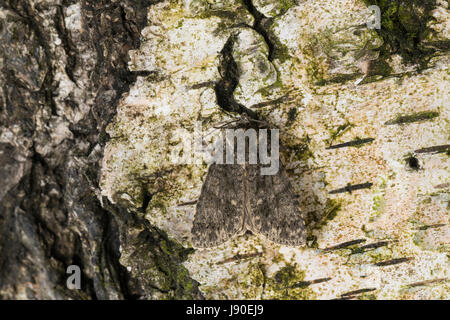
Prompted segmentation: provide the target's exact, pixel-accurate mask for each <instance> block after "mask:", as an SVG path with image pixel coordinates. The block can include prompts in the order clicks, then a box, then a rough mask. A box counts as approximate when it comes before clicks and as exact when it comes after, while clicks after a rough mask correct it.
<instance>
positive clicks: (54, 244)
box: [0, 0, 200, 299]
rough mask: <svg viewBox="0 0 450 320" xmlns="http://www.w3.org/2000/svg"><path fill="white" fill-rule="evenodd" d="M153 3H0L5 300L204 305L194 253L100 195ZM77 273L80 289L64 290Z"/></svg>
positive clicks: (0, 236) (0, 261) (0, 270)
mask: <svg viewBox="0 0 450 320" xmlns="http://www.w3.org/2000/svg"><path fill="white" fill-rule="evenodd" d="M154 2H156V1H151V0H150V1H145V0H142V1H132V0H121V1H106V0H105V1H97V0H96V1H85V0H80V1H64V0H54V1H33V0H27V1H23V0H17V1H14V0H6V1H3V0H2V1H0V69H1V73H0V132H1V135H0V137H1V138H0V164H1V168H0V178H1V182H2V187H1V189H0V206H1V207H0V298H1V299H66V298H73V299H123V298H185V297H189V298H200V295H199V293H198V290H197V283H196V282H195V281H192V280H191V279H190V278H189V277H188V274H187V272H185V269H184V268H183V267H181V266H180V265H181V262H182V261H183V260H184V259H186V256H187V254H188V252H187V251H186V250H185V249H184V248H182V247H179V246H177V245H175V244H173V243H171V242H170V241H169V240H168V239H167V236H166V235H165V234H164V233H162V232H160V231H159V230H157V229H155V228H153V227H151V226H150V225H149V224H148V223H147V222H145V220H143V219H140V218H138V215H136V214H134V213H130V212H127V210H126V209H125V208H122V207H120V205H114V206H113V205H111V204H110V203H108V201H107V200H106V199H105V200H103V201H102V200H101V197H99V196H98V194H99V193H98V180H99V176H98V175H99V172H100V170H99V163H100V160H101V158H102V156H103V146H104V143H105V141H107V140H108V136H107V134H106V133H105V127H106V125H107V124H108V122H109V121H110V119H111V118H112V117H113V116H114V114H115V110H116V104H117V101H118V100H119V99H120V98H121V95H122V93H123V92H126V91H127V90H128V88H129V85H130V84H131V83H133V82H134V81H135V79H136V76H137V74H139V73H136V72H134V73H132V72H129V71H128V68H127V63H128V55H127V53H128V50H129V49H132V48H137V47H138V46H139V43H140V30H141V28H142V27H143V26H144V25H145V23H146V18H147V10H146V8H147V7H148V6H149V5H150V4H152V3H154ZM79 30H82V31H81V32H80V31H79ZM101 202H103V203H101ZM105 208H106V209H105ZM124 230H128V232H125V231H124ZM130 230H134V231H135V232H130ZM162 244H164V245H162ZM119 246H120V248H128V250H127V252H128V253H130V252H131V253H132V254H133V255H134V257H133V259H132V261H133V264H134V265H133V269H134V270H136V271H135V272H126V270H125V269H124V268H123V267H122V266H121V265H120V263H119V257H120V252H119ZM73 264H75V265H78V266H80V268H81V270H82V281H81V284H82V288H81V290H69V289H67V287H66V279H67V276H68V275H67V274H66V268H67V267H68V266H69V265H73Z"/></svg>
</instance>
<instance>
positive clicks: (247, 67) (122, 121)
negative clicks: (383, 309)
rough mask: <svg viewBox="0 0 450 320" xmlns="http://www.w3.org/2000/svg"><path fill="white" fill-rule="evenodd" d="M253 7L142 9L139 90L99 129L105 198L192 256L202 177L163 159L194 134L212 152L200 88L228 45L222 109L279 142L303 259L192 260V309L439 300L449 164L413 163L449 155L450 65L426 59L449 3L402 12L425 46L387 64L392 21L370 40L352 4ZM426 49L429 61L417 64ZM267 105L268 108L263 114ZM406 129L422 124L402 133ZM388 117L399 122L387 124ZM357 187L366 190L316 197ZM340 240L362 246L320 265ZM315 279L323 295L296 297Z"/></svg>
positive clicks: (241, 240)
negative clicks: (229, 88)
mask: <svg viewBox="0 0 450 320" xmlns="http://www.w3.org/2000/svg"><path fill="white" fill-rule="evenodd" d="M251 3H252V5H253V8H249V6H248V2H241V1H237V0H236V1H220V0H216V1H212V0H210V1H206V0H193V1H163V2H160V3H158V4H155V5H153V6H151V7H150V9H149V22H148V26H147V27H146V28H145V29H144V30H143V32H142V38H143V41H142V45H141V48H140V49H139V50H136V51H131V52H130V69H131V70H135V71H147V72H148V75H147V76H142V77H138V81H137V82H136V83H135V85H134V86H133V87H132V88H131V90H130V92H129V93H128V95H127V96H126V97H124V98H123V100H122V102H121V104H120V105H119V107H118V112H117V115H116V117H115V119H114V121H113V122H112V123H111V125H110V126H109V129H108V133H109V134H110V136H111V141H110V142H109V144H108V146H107V148H106V151H105V157H104V161H103V169H102V173H103V175H102V192H103V194H104V195H106V196H108V198H109V199H110V200H111V201H113V202H115V201H126V202H128V203H129V206H131V207H134V208H137V209H139V208H143V209H145V217H146V218H147V219H148V220H149V221H150V222H151V223H152V224H153V225H155V226H157V227H158V228H160V229H162V230H164V231H165V232H167V234H168V236H169V237H170V238H171V239H173V240H174V241H176V242H178V243H180V244H181V245H183V246H185V247H190V228H191V226H192V220H193V217H194V211H195V205H194V204H193V202H194V201H195V200H196V199H197V198H198V196H199V194H200V188H201V185H202V181H203V180H204V178H205V174H206V171H207V165H206V163H203V162H199V163H197V164H184V165H178V164H173V163H171V162H170V161H169V158H170V154H171V153H172V152H174V153H178V154H179V155H182V153H183V151H182V150H179V149H176V148H177V146H178V145H179V143H180V142H187V141H189V138H190V137H191V136H192V135H193V134H194V132H195V123H196V121H199V120H201V121H202V122H203V128H202V129H203V133H204V140H205V143H208V142H210V141H213V140H214V139H215V137H216V136H217V130H214V128H213V127H214V126H216V125H217V124H218V123H223V122H226V121H230V120H231V119H232V116H231V115H229V114H225V113H223V112H222V111H221V110H220V107H219V106H218V103H217V101H216V95H215V92H214V83H215V82H217V81H218V80H219V79H221V76H223V75H221V74H220V72H219V65H220V63H221V57H220V52H221V50H222V48H223V46H224V45H225V43H226V42H227V40H228V38H229V37H230V36H232V35H235V36H236V37H235V38H236V40H235V41H236V45H235V46H234V49H233V52H232V55H233V59H234V61H235V62H236V64H237V66H238V69H239V74H240V76H241V77H240V78H239V83H238V86H237V89H236V90H235V92H234V98H235V99H236V101H238V102H239V103H241V104H243V105H245V106H247V107H249V108H250V107H252V106H255V105H256V106H258V104H259V106H260V107H259V108H256V107H255V109H254V110H256V111H257V112H259V113H260V114H261V115H262V116H263V117H264V118H265V119H266V120H267V121H268V122H270V123H271V124H273V125H274V126H276V127H278V128H280V132H281V135H280V138H281V143H282V146H283V147H282V150H281V153H282V154H281V156H282V160H283V163H284V164H285V166H286V168H287V171H288V174H289V178H290V180H291V183H292V185H293V187H294V190H295V192H296V193H297V194H298V195H299V200H300V209H301V211H302V213H303V215H304V217H305V219H306V221H307V223H308V224H307V225H308V233H309V236H308V245H307V246H306V247H304V248H295V247H287V246H280V245H276V244H273V243H271V242H270V241H268V240H266V239H264V238H261V237H257V236H255V235H250V234H245V235H243V236H241V237H238V238H235V239H233V240H232V241H230V242H228V243H226V244H224V245H221V246H219V247H217V248H211V249H205V250H195V251H194V252H193V253H192V254H190V255H189V258H188V260H187V261H186V263H185V264H184V265H185V267H186V268H187V270H188V271H189V274H190V277H192V278H194V279H195V280H197V281H198V282H199V283H200V284H201V286H200V289H201V290H202V292H203V293H204V295H205V297H207V298H225V299H236V298H244V299H258V298H262V299H273V298H275V299H330V298H336V297H340V296H341V295H342V294H344V293H346V292H350V291H354V290H358V289H367V288H370V289H371V290H370V291H367V292H366V293H363V294H361V295H356V298H359V299H448V298H450V294H449V293H450V292H449V287H448V282H447V281H446V280H445V279H446V278H447V277H448V275H449V261H448V258H449V256H448V246H449V243H450V233H449V232H450V231H449V227H448V222H449V221H448V220H449V217H448V201H449V196H448V188H449V185H448V182H449V168H448V151H447V153H445V152H441V153H415V151H416V150H419V149H421V148H426V147H432V146H442V145H446V144H448V138H449V134H448V133H449V108H448V101H449V92H448V87H449V86H448V84H449V83H448V82H449V71H448V62H449V55H448V51H445V50H442V48H439V46H437V45H436V44H437V43H441V44H442V43H443V42H445V41H448V36H449V27H448V26H449V15H448V3H447V1H436V2H435V3H434V4H433V8H431V10H428V9H427V10H421V9H420V7H414V8H415V10H413V13H414V15H417V14H421V13H422V14H426V15H431V16H433V17H434V18H433V19H429V18H427V17H423V18H421V19H423V21H428V22H427V25H426V30H425V29H424V30H422V29H421V32H424V34H426V35H427V36H426V37H425V36H424V37H422V38H419V39H418V40H417V41H423V42H422V43H421V44H422V45H423V46H421V47H414V46H413V47H408V48H406V49H405V48H404V50H403V51H401V50H400V51H398V52H395V51H393V50H391V49H393V48H392V45H391V46H387V45H386V44H387V42H388V41H389V39H391V40H392V39H394V40H395V37H393V38H392V37H391V38H389V34H390V33H386V32H385V31H386V30H388V31H389V32H391V33H392V32H399V31H398V30H396V29H395V28H394V29H386V28H387V27H386V26H385V25H386V24H388V23H389V22H388V20H387V19H388V18H389V17H392V16H394V14H393V13H392V12H391V13H390V15H389V16H387V15H386V14H387V13H383V14H384V15H383V19H384V20H383V29H381V30H369V29H367V28H365V23H366V22H367V21H368V19H369V18H370V11H369V10H368V9H367V7H366V5H367V4H370V3H364V1H362V0H361V1H359V0H331V1H325V0H315V1H299V2H295V3H294V1H292V2H289V3H288V2H287V1H286V2H284V1H283V2H278V1H270V0H265V1H262V0H258V1H252V2H251ZM280 3H283V6H282V7H280ZM383 3H384V2H383ZM252 10H257V11H258V12H260V13H262V14H263V15H265V17H263V19H266V18H270V19H271V20H270V21H269V23H265V24H260V25H264V27H265V28H267V29H266V32H267V34H266V35H262V34H261V33H260V32H258V31H257V30H256V29H257V28H251V26H252V25H253V24H254V23H255V21H256V20H257V19H256V18H257V17H254V16H252V14H251V11H252ZM402 14H403V15H404V14H407V13H405V12H402ZM411 14H412V13H411ZM401 19H402V20H401V21H403V23H407V21H408V20H407V19H406V17H405V16H403V18H401ZM395 21H398V20H395ZM396 23H398V22H396ZM394 25H395V24H394ZM411 30H412V29H411ZM412 31H414V30H412ZM411 37H413V35H411ZM414 39H416V38H414ZM430 39H431V40H430ZM267 41H269V42H270V43H267ZM426 43H428V44H426ZM430 43H432V44H434V47H433V48H434V49H433V50H432V51H429V50H425V49H424V48H425V47H427V46H428V47H429V46H430ZM414 50H420V52H418V53H420V54H418V55H417V57H418V58H417V59H416V60H414V59H413V60H411V59H408V57H406V56H405V52H407V53H414V52H416V51H414ZM269 51H273V55H272V57H270V52H269ZM409 57H410V56H409ZM415 57H416V56H415ZM424 59H426V63H421V62H423V61H424ZM381 69H382V70H381ZM281 97H286V99H280V98H281ZM270 100H274V101H276V102H277V103H272V104H268V105H265V104H264V102H267V101H270ZM261 106H262V107H261ZM418 114H422V115H432V116H423V117H419V118H420V119H418V121H414V120H417V115H418ZM415 116H416V118H415ZM400 117H406V118H403V119H407V120H408V121H400V122H399V121H397V122H396V120H398V119H401V118H400ZM390 123H391V124H390ZM180 128H183V129H185V131H180ZM366 138H371V139H373V140H370V141H371V142H370V143H366V144H361V145H359V146H358V147H357V148H356V147H342V148H336V149H330V148H329V147H330V146H333V145H338V144H342V143H346V142H349V141H354V140H358V139H359V140H361V139H366ZM184 152H186V150H184ZM411 159H413V160H411ZM368 182H370V183H371V184H372V186H371V187H370V188H366V189H361V190H356V191H353V192H351V193H350V192H343V193H336V194H329V192H330V191H332V190H336V189H340V188H343V187H346V186H347V185H355V184H363V183H368ZM149 195H151V196H149ZM146 199H147V200H146ZM148 200H149V202H148V205H146V202H147V201H148ZM352 240H361V241H359V243H356V244H353V245H351V246H348V247H345V248H341V249H335V250H323V249H325V248H330V247H333V246H336V245H338V244H342V243H345V242H347V241H352ZM357 242H358V241H357ZM373 244H375V245H373ZM377 244H378V246H377ZM370 245H372V247H371V246H370ZM364 246H368V247H367V248H364ZM123 254H124V255H126V254H127V253H126V252H123ZM396 262H397V263H396ZM400 262H401V263H400ZM323 278H331V279H330V280H328V281H323V282H318V283H311V284H310V285H300V286H296V285H295V284H296V283H303V284H305V283H307V282H308V281H311V280H315V279H323ZM429 280H435V281H429ZM438 280H439V281H438ZM423 281H428V282H425V283H424V284H420V283H422V282H423ZM372 289H373V290H372Z"/></svg>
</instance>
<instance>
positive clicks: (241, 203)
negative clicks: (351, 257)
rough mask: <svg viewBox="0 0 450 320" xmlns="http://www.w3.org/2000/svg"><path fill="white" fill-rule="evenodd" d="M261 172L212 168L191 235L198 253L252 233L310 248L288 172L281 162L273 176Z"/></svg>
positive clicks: (245, 167)
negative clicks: (305, 245) (306, 244)
mask: <svg viewBox="0 0 450 320" xmlns="http://www.w3.org/2000/svg"><path fill="white" fill-rule="evenodd" d="M247 152H248V149H247ZM261 166H263V165H262V164H259V163H258V164H251V163H249V162H248V161H246V162H245V163H243V164H238V163H235V164H218V163H213V164H211V165H210V166H209V168H208V173H207V176H206V179H205V182H204V184H203V186H202V189H201V194H200V197H199V199H198V201H197V205H196V213H195V217H194V222H193V226H192V229H191V233H192V245H193V246H194V247H195V248H210V247H215V246H219V245H221V244H223V243H225V242H226V241H228V240H230V239H232V238H234V237H237V236H240V235H243V234H244V233H245V232H246V231H248V230H249V231H251V232H252V233H253V234H256V235H262V236H264V237H266V238H267V239H269V240H271V241H273V242H275V243H278V244H283V245H288V246H301V245H304V244H305V242H306V227H305V222H304V220H303V217H302V215H301V212H300V210H299V208H298V206H299V204H298V201H297V197H296V195H295V194H294V192H293V190H292V186H291V183H290V181H289V178H288V176H287V174H286V170H285V169H284V166H283V165H282V163H281V161H280V162H279V169H278V172H277V173H276V174H273V175H262V174H261V170H260V169H261Z"/></svg>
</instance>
